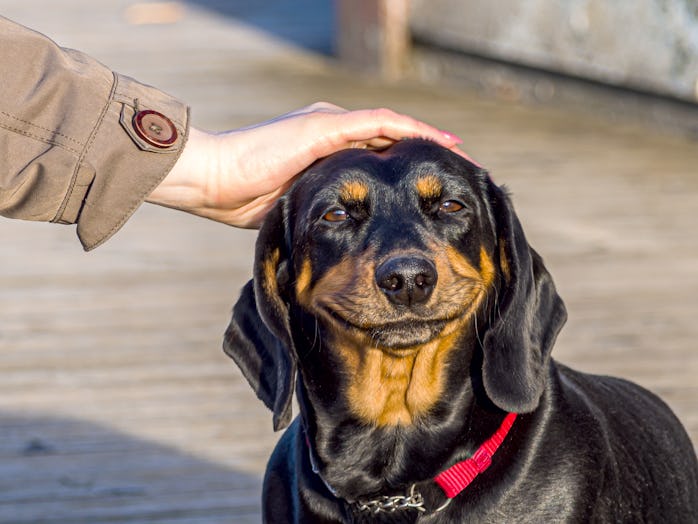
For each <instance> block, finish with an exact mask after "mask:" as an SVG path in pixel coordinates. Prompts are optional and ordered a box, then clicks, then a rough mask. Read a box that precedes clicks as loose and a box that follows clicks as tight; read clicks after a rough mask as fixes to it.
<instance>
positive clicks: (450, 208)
mask: <svg viewBox="0 0 698 524" xmlns="http://www.w3.org/2000/svg"><path fill="white" fill-rule="evenodd" d="M463 207H464V206H463V204H461V203H460V202H456V201H455V200H446V201H445V202H441V205H440V206H439V211H441V212H442V213H455V212H456V211H460V210H461V209H463Z"/></svg>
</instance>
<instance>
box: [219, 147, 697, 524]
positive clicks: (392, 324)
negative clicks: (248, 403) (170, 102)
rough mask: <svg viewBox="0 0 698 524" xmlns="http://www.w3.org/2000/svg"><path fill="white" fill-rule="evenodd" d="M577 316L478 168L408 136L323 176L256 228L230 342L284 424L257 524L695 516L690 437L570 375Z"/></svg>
mask: <svg viewBox="0 0 698 524" xmlns="http://www.w3.org/2000/svg"><path fill="white" fill-rule="evenodd" d="M566 318H567V314H566V310H565V307H564V304H563V301H562V299H561V298H560V297H559V296H558V294H557V292H556V289H555V285H554V283H553V279H552V277H551V275H550V274H549V272H548V271H547V270H546V268H545V265H544V264H543V260H542V259H541V257H540V256H539V255H538V253H536V252H535V251H534V250H533V249H532V248H531V247H530V246H529V244H528V242H527V240H526V237H525V236H524V232H523V229H522V227H521V224H520V223H519V220H518V218H517V216H516V214H515V213H514V209H513V207H512V204H511V202H510V198H509V196H508V195H507V193H506V191H505V190H503V189H502V188H500V187H499V186H497V185H496V184H495V183H494V182H493V181H492V180H491V178H490V177H489V175H488V173H487V172H486V171H485V170H483V169H482V168H480V167H478V166H477V165H475V164H473V163H471V162H469V161H468V160H466V159H465V158H462V157H461V156H459V155H457V154H455V153H453V152H451V151H448V150H446V149H443V148H441V147H440V146H438V145H436V144H434V143H431V142H428V141H423V140H405V141H401V142H399V143H397V144H395V145H393V146H391V147H390V148H388V149H386V150H383V151H370V150H358V149H354V150H346V151H342V152H339V153H336V154H334V155H332V156H330V157H328V158H326V159H323V160H321V161H319V162H317V163H316V164H314V165H313V166H311V167H310V168H309V169H308V170H307V171H306V172H305V173H304V174H303V175H302V176H301V177H300V178H299V180H297V181H296V182H295V183H294V185H293V186H292V188H291V189H290V190H289V192H288V193H287V194H286V195H285V196H284V197H282V198H281V199H280V201H279V202H278V203H277V204H276V206H275V207H274V208H273V210H272V211H271V212H270V213H269V215H268V217H267V218H266V220H265V222H264V224H263V225H262V228H261V231H260V233H259V237H258V240H257V246H256V253H255V267H254V275H253V279H252V280H251V281H250V282H248V283H247V285H246V286H245V287H244V288H243V290H242V293H241V296H240V298H239V300H238V302H237V303H236V305H235V306H234V309H233V318H232V320H231V322H230V325H229V326H228V329H227V331H226V333H225V338H224V349H225V351H226V353H227V354H228V355H229V356H230V357H232V358H233V359H234V360H235V362H236V363H237V365H238V366H239V367H240V369H241V370H242V372H243V374H244V376H245V377H246V378H247V380H248V381H249V383H250V385H251V386H252V388H253V389H254V391H255V392H256V393H257V396H258V397H259V398H260V399H261V400H262V401H263V402H264V403H265V404H266V405H267V406H268V407H269V408H270V409H271V411H272V412H273V424H274V429H275V430H279V429H282V428H285V427H286V426H288V425H289V424H290V427H288V429H287V430H286V431H285V433H284V434H283V435H282V437H281V438H280V440H279V442H278V444H277V446H276V448H275V450H274V452H273V454H272V456H271V458H270V460H269V463H268V466H267V471H266V475H265V480H264V487H263V518H264V521H265V522H269V523H277V522H279V523H285V522H302V523H331V522H332V523H334V522H386V523H393V522H419V523H433V522H439V523H470V522H472V523H490V522H492V523H495V522H496V523H503V522H504V523H511V522H531V523H536V524H538V523H549V522H580V523H581V522H584V523H586V522H614V523H615V522H632V523H637V522H663V523H665V522H672V523H673V522H676V523H688V522H696V519H698V465H697V461H696V454H695V451H694V448H693V445H692V443H691V441H690V439H689V437H688V436H687V434H686V432H685V430H684V429H683V428H682V426H681V424H680V423H679V421H678V420H677V418H676V417H675V416H674V415H673V414H672V412H671V411H670V409H669V408H668V407H667V406H666V405H665V404H664V403H663V402H662V401H661V400H660V399H659V398H657V397H656V396H655V395H653V394H652V393H650V392H648V391H646V390H644V389H642V388H641V387H639V386H637V385H634V384H632V383H630V382H627V381H625V380H621V379H618V378H612V377H603V376H594V375H589V374H585V373H580V372H577V371H573V370H572V369H570V368H568V367H565V366H564V365H562V364H559V363H557V362H555V361H554V360H553V359H552V358H551V357H550V353H551V350H552V347H553V344H554V342H555V339H556V336H557V334H558V332H559V331H560V329H561V327H562V325H563V324H564V322H565V320H566ZM294 390H295V394H296V397H297V400H298V405H299V410H300V414H299V416H298V417H296V418H295V420H293V421H292V420H291V419H292V414H291V411H292V407H291V406H292V398H293V396H294Z"/></svg>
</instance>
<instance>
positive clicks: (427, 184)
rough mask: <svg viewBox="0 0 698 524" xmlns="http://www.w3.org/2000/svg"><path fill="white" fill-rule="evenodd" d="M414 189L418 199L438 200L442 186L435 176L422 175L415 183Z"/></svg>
mask: <svg viewBox="0 0 698 524" xmlns="http://www.w3.org/2000/svg"><path fill="white" fill-rule="evenodd" d="M415 187H416V188H417V193H418V194H419V196H420V197H422V198H425V199H429V198H438V197H439V196H441V191H442V190H443V186H442V185H441V180H439V178H438V177H437V176H435V175H424V176H421V177H419V178H418V179H417V182H415Z"/></svg>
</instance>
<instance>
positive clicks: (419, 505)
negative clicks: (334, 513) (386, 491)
mask: <svg viewBox="0 0 698 524" xmlns="http://www.w3.org/2000/svg"><path fill="white" fill-rule="evenodd" d="M357 504H358V507H359V509H360V510H361V511H370V512H371V513H393V512H395V511H400V510H403V509H416V510H417V511H426V510H425V508H424V498H423V497H422V494H421V493H419V492H418V491H417V490H415V486H414V484H413V485H412V487H411V488H410V492H409V494H408V495H393V496H392V497H388V496H385V495H383V496H381V497H378V498H376V499H373V500H360V501H358V503H357Z"/></svg>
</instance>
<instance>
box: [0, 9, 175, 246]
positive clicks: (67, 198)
mask: <svg viewBox="0 0 698 524" xmlns="http://www.w3.org/2000/svg"><path fill="white" fill-rule="evenodd" d="M0 93H1V95H0V152H1V155H2V156H1V157H0V158H2V160H0V214H2V215H4V216H8V217H13V218H22V219H28V220H42V221H52V222H60V223H77V224H78V235H79V237H80V240H81V241H82V243H83V246H84V247H85V249H91V248H94V247H96V246H98V245H99V244H101V243H102V242H104V241H105V240H106V239H108V238H109V237H110V236H111V235H112V234H113V233H114V232H116V231H117V230H118V229H119V227H121V225H123V223H124V222H125V221H126V220H127V219H128V218H129V216H130V215H131V214H132V213H133V212H134V211H135V209H136V208H137V207H138V206H139V205H140V204H141V203H142V202H143V200H144V199H145V198H146V197H147V196H148V195H149V194H150V193H151V191H152V190H153V189H154V188H155V187H156V186H157V185H158V184H159V183H160V182H161V181H162V179H163V178H164V177H165V176H166V175H167V173H168V172H169V171H170V170H171V169H172V166H173V165H174V164H175V162H176V161H177V158H178V156H179V154H180V152H181V150H182V148H183V146H184V143H185V141H186V134H187V127H188V116H187V108H186V106H184V104H182V103H181V102H179V101H177V100H175V99H174V98H172V97H170V96H168V95H166V94H164V93H162V92H160V91H158V90H156V89H154V88H152V87H149V86H145V85H142V84H139V83H137V82H135V81H133V80H131V79H129V78H127V77H124V76H121V75H117V74H114V73H112V71H110V70H109V69H108V68H106V67H104V66H103V65H101V64H99V63H98V62H96V61H94V60H93V59H91V58H89V57H87V56H86V55H84V54H82V53H79V52H76V51H71V50H65V49H62V48H60V47H58V46H57V45H55V44H54V43H53V42H51V41H50V40H49V39H47V38H45V37H44V36H43V35H40V34H38V33H35V32H32V31H30V30H28V29H26V28H23V27H21V26H18V25H17V24H14V23H12V22H10V21H8V20H6V19H3V18H2V17H0ZM138 110H155V111H157V112H159V113H162V114H163V115H165V116H166V117H167V118H168V119H169V120H170V121H171V122H173V124H174V126H175V128H176V138H175V140H174V141H173V142H172V144H169V145H167V146H166V147H154V146H152V145H150V144H148V142H147V141H146V140H143V139H142V138H140V137H139V136H138V134H137V132H136V130H135V128H134V122H133V117H134V114H135V113H136V112H137V111H138Z"/></svg>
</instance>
